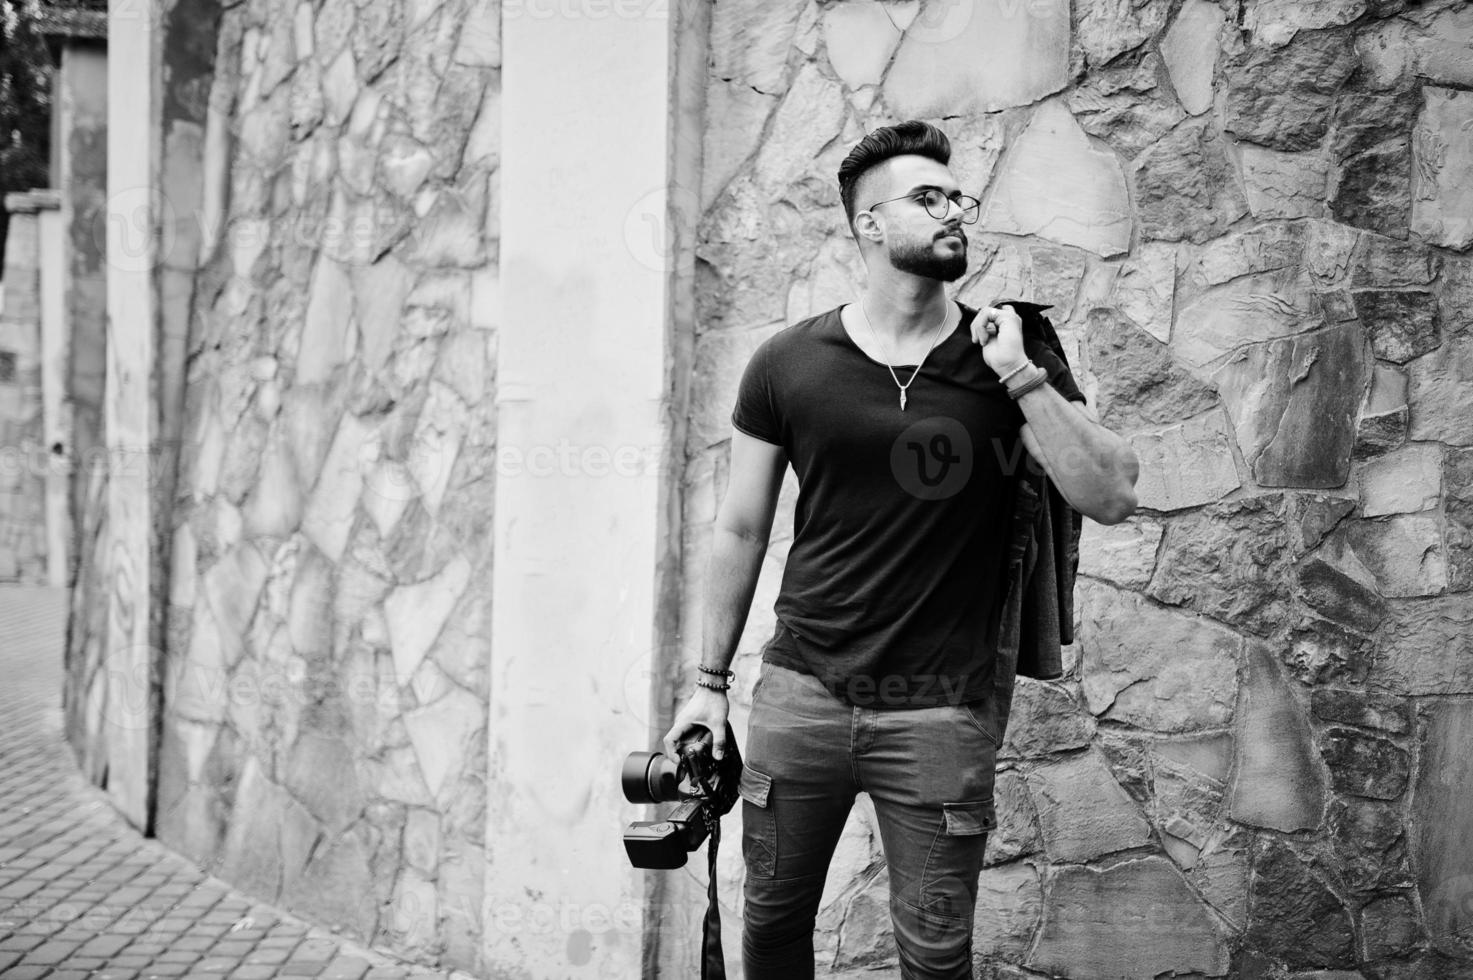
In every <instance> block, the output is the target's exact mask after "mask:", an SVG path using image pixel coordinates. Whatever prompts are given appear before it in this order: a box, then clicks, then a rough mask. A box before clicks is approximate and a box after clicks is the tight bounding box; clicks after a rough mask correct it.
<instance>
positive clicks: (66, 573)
mask: <svg viewBox="0 0 1473 980" xmlns="http://www.w3.org/2000/svg"><path fill="white" fill-rule="evenodd" d="M52 193H53V194H54V195H55V197H56V198H57V203H58V204H60V196H61V195H60V194H59V193H57V192H52ZM66 218H67V215H66V213H65V211H64V209H63V208H61V207H57V208H53V209H51V210H47V211H42V212H41V214H40V219H41V225H40V245H41V249H40V252H41V442H42V446H41V448H40V452H39V454H38V455H40V456H41V457H42V458H44V459H45V460H46V462H47V465H46V473H45V494H46V499H45V504H44V507H45V513H46V584H47V585H53V586H65V585H66V584H67V583H68V581H69V580H70V577H71V576H70V570H71V543H72V517H71V507H70V506H69V502H70V494H71V477H70V472H71V468H70V466H68V465H67V451H66V447H67V446H69V445H71V430H72V425H71V421H72V419H71V409H70V407H69V406H68V405H67V373H68V371H67V368H68V362H69V360H70V351H71V320H70V317H68V316H67V291H66V286H67V279H68V278H69V277H68V275H67V247H66V230H67V229H66Z"/></svg>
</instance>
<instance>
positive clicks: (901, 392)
mask: <svg viewBox="0 0 1473 980" xmlns="http://www.w3.org/2000/svg"><path fill="white" fill-rule="evenodd" d="M900 410H901V411H902V412H903V411H905V389H903V388H902V389H901V391H900Z"/></svg>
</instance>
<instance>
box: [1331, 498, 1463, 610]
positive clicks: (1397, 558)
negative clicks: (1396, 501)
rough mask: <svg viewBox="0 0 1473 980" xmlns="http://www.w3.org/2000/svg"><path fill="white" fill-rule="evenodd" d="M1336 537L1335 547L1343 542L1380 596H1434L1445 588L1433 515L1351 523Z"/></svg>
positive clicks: (1439, 530) (1439, 537) (1444, 562)
mask: <svg viewBox="0 0 1473 980" xmlns="http://www.w3.org/2000/svg"><path fill="white" fill-rule="evenodd" d="M1337 535H1338V538H1339V540H1337V544H1339V543H1340V542H1342V541H1343V543H1344V544H1345V546H1347V547H1349V548H1350V550H1351V551H1353V552H1354V553H1355V556H1356V557H1357V558H1358V559H1359V560H1360V562H1361V564H1363V565H1364V566H1365V567H1366V568H1367V569H1369V570H1370V572H1371V574H1372V575H1374V576H1375V577H1376V585H1377V587H1378V588H1379V589H1380V591H1381V594H1382V595H1384V596H1391V597H1407V596H1424V595H1436V594H1437V593H1439V592H1441V591H1442V590H1443V589H1445V588H1446V587H1447V560H1446V558H1445V557H1444V556H1443V553H1442V528H1441V525H1440V524H1439V522H1438V520H1437V517H1436V516H1435V515H1428V514H1402V515H1398V516H1396V517H1390V518H1386V519H1384V520H1374V521H1369V520H1364V521H1354V522H1352V523H1350V524H1348V525H1347V526H1346V527H1345V528H1344V529H1343V530H1342V531H1341V532H1337Z"/></svg>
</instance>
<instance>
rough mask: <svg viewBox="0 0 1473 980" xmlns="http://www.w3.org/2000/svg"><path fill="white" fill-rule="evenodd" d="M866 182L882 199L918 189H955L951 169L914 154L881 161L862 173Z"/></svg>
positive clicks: (954, 180)
mask: <svg viewBox="0 0 1473 980" xmlns="http://www.w3.org/2000/svg"><path fill="white" fill-rule="evenodd" d="M865 182H866V183H868V184H869V188H868V189H869V190H871V191H872V192H873V193H874V194H875V195H878V196H879V197H881V198H884V197H893V196H896V195H899V194H904V193H905V192H906V191H909V190H911V189H912V188H914V187H920V186H935V187H940V188H941V189H943V190H945V191H948V192H949V191H953V190H955V189H956V178H955V177H953V176H952V174H951V168H950V167H948V166H946V164H944V163H940V162H938V161H936V160H932V159H931V158H930V157H923V156H920V155H918V154H914V153H908V154H905V155H903V156H898V157H891V158H890V159H888V160H886V161H884V162H883V163H881V164H880V165H879V166H877V167H875V168H873V169H872V170H870V172H869V173H867V174H865Z"/></svg>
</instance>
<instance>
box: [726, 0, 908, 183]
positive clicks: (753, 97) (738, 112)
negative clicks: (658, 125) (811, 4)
mask: <svg viewBox="0 0 1473 980" xmlns="http://www.w3.org/2000/svg"><path fill="white" fill-rule="evenodd" d="M850 6H852V5H851V4H844V5H843V6H842V7H834V8H832V9H834V10H840V9H848V8H849V7H850ZM875 6H879V5H878V4H875ZM777 104H778V100H777V97H776V96H772V95H767V94H766V93H763V92H759V91H757V90H756V89H754V88H752V87H751V86H750V85H741V84H739V83H737V82H728V81H725V80H723V79H720V78H709V79H707V83H706V118H707V120H708V123H707V125H706V127H705V130H704V132H703V133H702V137H701V138H702V140H703V141H704V142H703V146H704V148H705V149H704V152H703V155H702V160H703V161H704V166H703V167H702V168H701V208H702V210H703V211H704V210H705V209H707V208H709V207H711V205H712V203H713V202H715V200H716V198H717V196H718V195H719V194H720V193H721V191H722V189H723V188H724V187H726V185H727V184H728V183H729V182H730V181H731V179H732V178H733V177H735V176H736V175H737V172H738V171H739V170H740V169H741V168H742V166H743V165H744V164H745V163H746V162H747V159H748V158H749V157H750V156H751V155H752V151H754V150H755V149H756V148H757V143H758V140H759V139H760V138H761V136H762V128H763V127H764V126H765V125H766V124H767V117H768V116H769V115H771V114H772V110H773V108H774V107H775V106H776V105H777Z"/></svg>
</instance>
